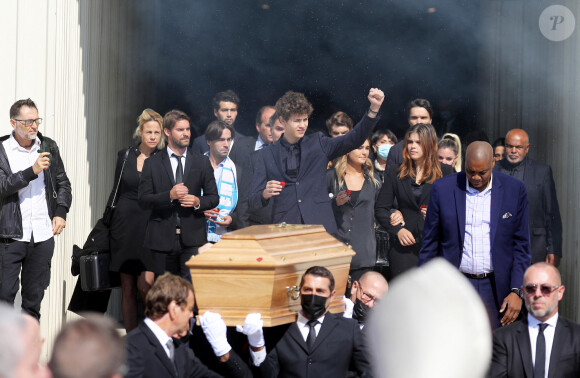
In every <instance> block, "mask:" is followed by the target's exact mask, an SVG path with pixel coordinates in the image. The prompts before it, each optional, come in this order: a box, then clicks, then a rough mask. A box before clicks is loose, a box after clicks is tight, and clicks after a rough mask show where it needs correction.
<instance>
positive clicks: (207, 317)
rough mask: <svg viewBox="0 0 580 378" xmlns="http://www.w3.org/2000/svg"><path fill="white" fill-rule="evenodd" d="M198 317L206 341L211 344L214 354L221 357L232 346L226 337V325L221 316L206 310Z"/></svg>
mask: <svg viewBox="0 0 580 378" xmlns="http://www.w3.org/2000/svg"><path fill="white" fill-rule="evenodd" d="M198 318H199V323H200V324H201V329H202V330H203V333H204V334H205V337H206V338H207V341H209V343H210V344H211V347H212V349H213V352H214V353H215V355H216V356H218V357H221V356H223V355H225V354H227V353H228V352H229V351H230V350H231V349H232V347H231V346H230V344H229V343H228V339H227V337H226V331H227V327H226V323H225V322H224V321H223V319H222V316H221V315H220V314H218V313H216V312H209V311H207V312H206V313H205V314H203V315H200V316H199V317H198Z"/></svg>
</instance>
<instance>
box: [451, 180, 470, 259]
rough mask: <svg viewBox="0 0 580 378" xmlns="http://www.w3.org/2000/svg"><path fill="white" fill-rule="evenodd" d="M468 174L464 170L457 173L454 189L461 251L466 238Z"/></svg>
mask: <svg viewBox="0 0 580 378" xmlns="http://www.w3.org/2000/svg"><path fill="white" fill-rule="evenodd" d="M466 180H467V176H465V173H464V172H461V173H459V174H458V175H457V185H456V186H455V189H454V190H453V194H454V198H455V209H456V211H457V225H458V227H459V237H460V238H461V245H460V246H459V248H460V251H461V250H463V242H464V239H465V196H466V191H467V188H466V187H465V185H466Z"/></svg>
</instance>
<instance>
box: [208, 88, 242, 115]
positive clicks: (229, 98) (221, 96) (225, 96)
mask: <svg viewBox="0 0 580 378" xmlns="http://www.w3.org/2000/svg"><path fill="white" fill-rule="evenodd" d="M222 101H223V102H233V103H234V104H236V106H240V98H239V97H238V95H237V94H236V92H234V91H232V90H231V89H228V90H227V91H223V92H218V93H216V95H215V96H214V98H213V100H212V103H213V108H214V110H218V109H219V108H220V102H222Z"/></svg>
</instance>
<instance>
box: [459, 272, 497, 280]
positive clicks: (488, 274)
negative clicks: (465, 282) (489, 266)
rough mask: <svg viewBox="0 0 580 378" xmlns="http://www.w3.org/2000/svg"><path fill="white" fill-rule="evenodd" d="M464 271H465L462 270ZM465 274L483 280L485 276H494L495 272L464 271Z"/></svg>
mask: <svg viewBox="0 0 580 378" xmlns="http://www.w3.org/2000/svg"><path fill="white" fill-rule="evenodd" d="M461 273H463V272H461ZM463 275H464V276H465V277H467V278H473V279H476V280H482V279H484V278H489V277H493V272H489V273H479V274H472V273H463Z"/></svg>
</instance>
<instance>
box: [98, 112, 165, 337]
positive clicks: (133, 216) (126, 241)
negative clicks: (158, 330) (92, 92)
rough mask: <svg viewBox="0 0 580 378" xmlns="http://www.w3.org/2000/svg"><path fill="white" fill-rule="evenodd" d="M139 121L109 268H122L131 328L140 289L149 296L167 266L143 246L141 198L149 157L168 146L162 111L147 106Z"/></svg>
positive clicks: (123, 182)
mask: <svg viewBox="0 0 580 378" xmlns="http://www.w3.org/2000/svg"><path fill="white" fill-rule="evenodd" d="M137 124H138V126H137V129H136V130H135V133H134V135H133V137H134V139H135V141H136V142H137V143H138V144H137V145H136V146H134V147H130V148H129V154H128V155H127V161H126V163H125V167H124V169H123V175H122V177H121V183H120V185H119V189H118V192H117V196H116V199H115V202H116V209H115V213H114V215H113V220H112V223H111V227H110V229H111V265H110V268H109V269H110V270H111V271H113V272H119V273H120V276H121V289H122V293H123V302H122V309H123V319H124V323H125V329H126V330H127V332H129V331H131V330H132V329H133V328H135V327H137V289H139V291H140V293H141V296H142V297H143V298H145V294H146V293H147V291H148V290H149V288H150V287H151V285H152V284H153V280H154V278H155V276H154V274H155V273H157V274H160V273H163V272H159V271H157V270H158V269H157V268H156V267H158V266H163V263H162V262H157V261H155V260H156V259H157V256H155V255H154V254H152V253H151V251H150V250H149V249H147V248H145V247H144V246H143V241H144V237H145V228H146V227H147V221H148V219H149V214H150V210H146V209H143V208H142V207H141V206H139V203H138V201H137V192H138V187H139V179H140V176H141V170H142V168H143V163H144V162H145V159H147V158H148V157H150V156H152V155H153V154H155V153H156V152H157V151H158V150H159V149H161V148H163V147H164V146H165V138H164V136H163V129H162V124H163V118H162V117H161V115H159V113H157V112H155V111H153V110H151V109H145V110H144V111H143V113H141V115H140V116H139V117H138V118H137ZM126 152H127V149H122V150H121V151H119V153H118V157H117V167H116V169H115V181H114V187H113V190H112V191H111V195H110V196H109V202H108V205H110V204H111V203H112V202H113V197H114V194H115V186H116V185H117V182H118V181H119V175H120V174H121V167H122V166H123V160H124V159H125V154H126Z"/></svg>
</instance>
